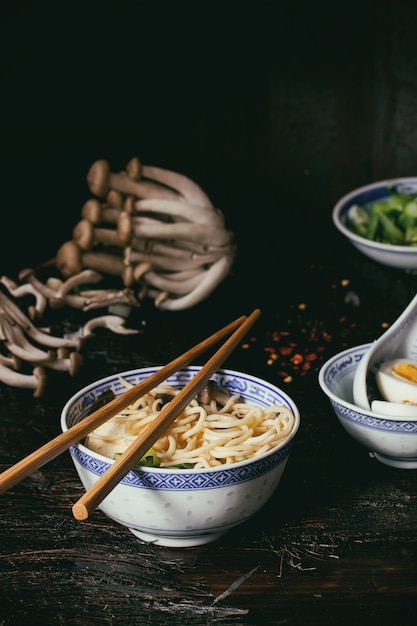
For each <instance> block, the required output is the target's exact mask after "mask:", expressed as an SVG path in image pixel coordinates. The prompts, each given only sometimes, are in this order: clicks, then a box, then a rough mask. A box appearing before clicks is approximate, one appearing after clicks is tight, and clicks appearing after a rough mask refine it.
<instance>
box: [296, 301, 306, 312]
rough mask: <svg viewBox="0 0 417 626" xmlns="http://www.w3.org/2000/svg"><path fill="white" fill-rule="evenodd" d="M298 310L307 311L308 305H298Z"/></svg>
mask: <svg viewBox="0 0 417 626" xmlns="http://www.w3.org/2000/svg"><path fill="white" fill-rule="evenodd" d="M297 308H298V309H300V311H305V310H306V308H307V305H306V304H304V302H302V303H301V304H298V305H297Z"/></svg>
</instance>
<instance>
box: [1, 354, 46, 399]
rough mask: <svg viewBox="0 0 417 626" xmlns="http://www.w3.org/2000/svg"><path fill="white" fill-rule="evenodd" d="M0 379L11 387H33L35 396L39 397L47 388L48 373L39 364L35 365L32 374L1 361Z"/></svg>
mask: <svg viewBox="0 0 417 626" xmlns="http://www.w3.org/2000/svg"><path fill="white" fill-rule="evenodd" d="M0 380H1V381H2V382H3V383H5V384H6V385H9V386H10V387H19V388H20V389H33V396H34V397H35V398H39V397H40V396H41V395H42V394H43V392H44V390H45V385H46V373H45V370H44V368H43V367H41V366H39V365H38V366H35V367H34V369H33V372H32V374H23V373H21V372H16V371H14V370H11V369H9V368H8V367H7V366H6V365H3V364H2V363H0Z"/></svg>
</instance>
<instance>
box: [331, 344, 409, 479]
mask: <svg viewBox="0 0 417 626" xmlns="http://www.w3.org/2000/svg"><path fill="white" fill-rule="evenodd" d="M371 345H372V344H370V343H368V344H363V345H361V346H356V347H354V348H348V349H347V350H343V351H342V352H339V353H338V354H335V355H334V356H332V357H331V358H330V359H329V360H328V361H326V362H325V363H324V364H323V365H322V367H321V369H320V371H319V385H320V387H321V389H322V390H323V391H324V393H325V394H326V395H327V397H328V398H329V400H330V404H331V406H332V408H333V410H334V412H335V413H336V416H337V418H338V419H339V422H340V423H341V425H342V426H343V428H344V429H345V430H346V431H347V432H348V433H349V435H351V436H352V437H353V438H354V439H355V440H356V441H358V442H359V443H360V444H362V445H363V446H364V447H365V448H366V449H367V450H368V451H369V452H371V453H372V454H373V455H374V456H375V457H376V458H377V459H378V460H379V461H381V462H382V463H385V464H386V465H391V466H392V467H398V468H403V469H417V420H416V419H414V420H413V419H404V418H400V417H395V416H394V417H387V416H386V415H380V414H378V413H374V412H373V411H368V410H366V409H362V408H361V407H359V406H357V405H355V404H354V400H353V379H354V376H355V371H356V368H357V367H358V364H359V362H360V360H361V359H362V357H363V355H364V354H365V353H366V351H367V350H368V349H369V347H370V346H371Z"/></svg>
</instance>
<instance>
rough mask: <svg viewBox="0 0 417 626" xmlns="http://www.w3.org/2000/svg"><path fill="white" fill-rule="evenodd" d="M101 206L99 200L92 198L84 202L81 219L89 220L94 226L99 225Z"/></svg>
mask: <svg viewBox="0 0 417 626" xmlns="http://www.w3.org/2000/svg"><path fill="white" fill-rule="evenodd" d="M101 214H102V209H101V204H100V202H99V201H98V200H97V198H90V199H89V200H87V201H86V202H84V204H83V206H82V209H81V217H82V218H83V219H85V220H88V221H89V222H91V223H92V224H99V223H100V222H101Z"/></svg>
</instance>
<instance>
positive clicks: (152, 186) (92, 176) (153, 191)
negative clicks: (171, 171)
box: [87, 159, 178, 200]
mask: <svg viewBox="0 0 417 626" xmlns="http://www.w3.org/2000/svg"><path fill="white" fill-rule="evenodd" d="M87 183H88V186H89V188H90V191H91V192H92V193H93V194H94V195H96V196H99V197H104V196H105V195H106V194H107V193H108V191H109V190H110V189H114V190H116V191H120V192H121V193H123V194H131V195H133V196H136V197H137V198H171V199H172V200H175V199H176V198H177V197H178V194H177V192H176V191H174V190H172V189H168V188H167V187H164V186H162V185H159V184H157V183H153V182H150V181H136V180H133V179H132V178H130V177H129V176H126V175H125V174H116V173H113V172H111V171H110V165H109V163H108V161H106V160H105V159H100V160H98V161H96V162H95V163H93V164H92V166H91V167H90V169H89V171H88V173H87Z"/></svg>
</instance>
